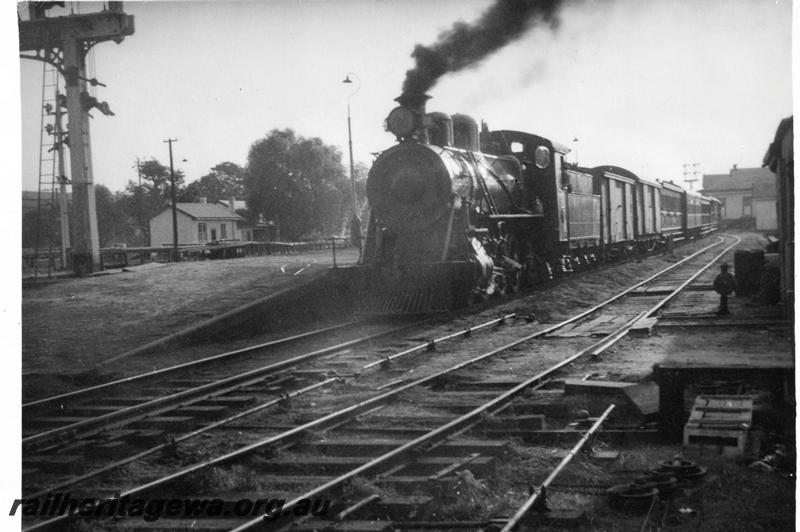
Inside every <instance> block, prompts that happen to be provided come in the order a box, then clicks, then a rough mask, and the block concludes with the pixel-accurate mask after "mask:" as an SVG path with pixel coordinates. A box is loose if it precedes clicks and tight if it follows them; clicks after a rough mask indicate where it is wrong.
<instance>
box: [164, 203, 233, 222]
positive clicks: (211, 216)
mask: <svg viewBox="0 0 800 532" xmlns="http://www.w3.org/2000/svg"><path fill="white" fill-rule="evenodd" d="M175 206H176V207H177V209H178V210H179V211H181V212H182V213H184V214H187V215H188V216H191V217H192V218H193V219H195V220H242V217H241V216H239V215H238V214H233V213H231V211H229V210H228V209H227V208H225V207H223V206H222V205H220V204H219V203H176V204H175Z"/></svg>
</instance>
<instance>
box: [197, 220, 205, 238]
mask: <svg viewBox="0 0 800 532" xmlns="http://www.w3.org/2000/svg"><path fill="white" fill-rule="evenodd" d="M207 240H208V230H207V229H206V224H205V222H199V223H198V224H197V241H198V242H205V241H207Z"/></svg>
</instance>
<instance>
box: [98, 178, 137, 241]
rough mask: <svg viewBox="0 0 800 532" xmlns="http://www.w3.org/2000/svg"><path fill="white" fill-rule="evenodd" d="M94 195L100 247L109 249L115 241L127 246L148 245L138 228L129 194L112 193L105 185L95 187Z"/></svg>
mask: <svg viewBox="0 0 800 532" xmlns="http://www.w3.org/2000/svg"><path fill="white" fill-rule="evenodd" d="M94 194H95V204H96V207H97V232H98V234H99V237H100V247H108V246H110V245H111V244H112V243H114V241H117V242H124V243H126V244H145V243H146V242H145V241H144V235H143V234H142V232H141V230H140V229H139V228H137V227H136V219H135V218H134V214H135V213H134V210H133V203H132V202H131V201H130V196H129V195H128V194H126V193H124V192H116V193H112V192H111V191H110V190H109V189H108V188H107V187H105V186H103V185H95V186H94Z"/></svg>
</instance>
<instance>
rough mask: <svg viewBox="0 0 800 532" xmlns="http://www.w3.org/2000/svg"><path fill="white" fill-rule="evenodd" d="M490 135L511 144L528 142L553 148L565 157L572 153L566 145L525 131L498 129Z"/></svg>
mask: <svg viewBox="0 0 800 532" xmlns="http://www.w3.org/2000/svg"><path fill="white" fill-rule="evenodd" d="M489 134H490V135H491V134H494V135H500V136H501V137H502V138H503V140H504V141H505V142H506V143H508V144H510V143H511V142H514V141H516V142H524V141H528V142H530V143H531V144H533V145H535V146H547V147H548V148H551V149H552V150H553V151H557V152H558V153H561V154H563V155H566V154H567V153H569V152H570V149H569V148H568V147H567V146H565V145H564V144H560V143H558V142H553V141H552V140H550V139H547V138H545V137H540V136H539V135H535V134H533V133H526V132H525V131H515V130H513V129H498V130H494V131H490V132H489Z"/></svg>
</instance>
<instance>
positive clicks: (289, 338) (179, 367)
mask: <svg viewBox="0 0 800 532" xmlns="http://www.w3.org/2000/svg"><path fill="white" fill-rule="evenodd" d="M360 323H361V322H350V323H342V324H338V325H332V326H330V327H325V328H322V329H316V330H313V331H308V332H304V333H300V334H296V335H294V336H287V337H286V338H278V339H277V340H272V341H269V342H265V343H263V344H258V345H252V346H248V347H244V348H241V349H236V350H234V351H227V352H225V353H220V354H218V355H211V356H208V357H205V358H201V359H199V360H192V361H191V362H185V363H183V364H177V365H175V366H169V367H166V368H161V369H157V370H154V371H149V372H147V373H140V374H138V375H132V376H130V377H125V378H122V379H117V380H115V381H110V382H104V383H102V384H97V385H95V386H90V387H87V388H81V389H79V390H73V391H71V392H66V393H62V394H59V395H53V396H50V397H43V398H41V399H36V400H34V401H29V402H27V403H23V404H22V408H23V410H24V409H26V408H32V407H37V406H39V407H41V406H43V405H46V404H48V403H54V402H58V401H63V400H64V399H73V398H75V397H77V396H80V395H88V394H91V393H94V392H97V391H100V390H104V389H106V388H110V387H112V386H119V385H121V384H129V383H133V382H136V381H139V380H141V379H148V378H152V377H160V376H162V375H166V374H168V373H172V372H174V371H180V370H183V369H187V368H192V367H200V366H203V365H205V364H209V363H212V362H219V361H220V360H225V359H227V358H229V357H233V356H237V355H243V354H247V353H252V352H255V351H258V350H260V349H267V348H270V347H276V346H279V345H282V344H285V343H290V342H294V341H297V340H302V339H304V338H308V337H310V336H316V335H319V334H324V333H327V332H331V331H335V330H337V329H344V328H346V327H352V326H355V325H359V324H360Z"/></svg>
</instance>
